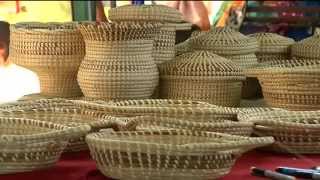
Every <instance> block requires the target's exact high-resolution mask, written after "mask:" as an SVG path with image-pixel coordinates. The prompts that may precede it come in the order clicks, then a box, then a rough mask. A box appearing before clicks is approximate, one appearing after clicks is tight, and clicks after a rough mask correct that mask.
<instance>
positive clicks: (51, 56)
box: [9, 23, 85, 97]
mask: <svg viewBox="0 0 320 180" xmlns="http://www.w3.org/2000/svg"><path fill="white" fill-rule="evenodd" d="M10 31H11V37H10V57H9V58H10V60H11V61H13V62H14V63H16V64H18V65H21V66H23V67H26V68H28V69H30V70H32V71H34V72H36V73H37V74H38V76H39V79H40V87H41V93H42V94H43V95H47V96H58V97H76V96H81V95H82V93H81V90H80V88H79V86H78V83H77V71H78V68H79V65H80V63H81V61H82V59H83V57H84V55H85V44H84V41H83V38H82V36H81V34H80V32H79V30H77V28H76V24H73V23H61V24H60V23H48V24H45V23H20V24H16V25H12V26H11V28H10Z"/></svg>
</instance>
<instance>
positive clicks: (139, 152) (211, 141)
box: [86, 130, 273, 180]
mask: <svg viewBox="0 0 320 180" xmlns="http://www.w3.org/2000/svg"><path fill="white" fill-rule="evenodd" d="M86 141H87V143H88V144H89V148H90V153H91V156H92V157H93V159H95V160H96V162H97V167H98V169H99V170H100V171H101V172H102V173H103V174H104V175H106V176H108V177H112V178H116V179H139V180H141V179H175V180H176V179H184V180H186V179H190V180H191V179H192V180H197V179H217V178H220V177H222V176H224V175H226V174H227V173H228V172H229V171H230V169H231V167H232V166H233V164H234V162H235V161H236V159H237V158H238V157H239V156H240V155H241V154H242V153H243V152H245V151H247V150H249V149H253V148H256V147H260V146H264V145H268V144H271V143H272V142H273V138H248V137H241V136H232V135H227V134H221V133H212V132H204V131H202V132H199V131H184V130H161V131H160V130H154V131H136V132H133V131H131V132H130V131H128V132H118V133H107V132H102V133H94V134H89V135H88V136H87V137H86Z"/></svg>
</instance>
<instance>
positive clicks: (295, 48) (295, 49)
mask: <svg viewBox="0 0 320 180" xmlns="http://www.w3.org/2000/svg"><path fill="white" fill-rule="evenodd" d="M319 48H320V35H319V34H315V35H313V36H311V37H308V38H306V39H304V40H301V41H299V42H297V43H295V44H294V45H292V50H291V51H292V52H291V54H292V56H293V57H300V58H306V59H320V52H319Z"/></svg>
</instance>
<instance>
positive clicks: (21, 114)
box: [0, 107, 125, 152]
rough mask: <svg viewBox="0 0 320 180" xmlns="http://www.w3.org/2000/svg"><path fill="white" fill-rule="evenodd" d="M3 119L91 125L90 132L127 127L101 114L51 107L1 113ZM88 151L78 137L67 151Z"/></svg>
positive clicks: (81, 139) (66, 124)
mask: <svg viewBox="0 0 320 180" xmlns="http://www.w3.org/2000/svg"><path fill="white" fill-rule="evenodd" d="M1 117H3V118H4V117H12V118H26V119H35V120H39V121H43V122H52V123H55V124H61V125H64V126H68V127H77V126H81V125H89V126H90V127H91V131H90V132H96V131H99V130H100V129H105V128H113V129H114V130H122V128H124V127H125V122H122V121H121V120H119V119H117V118H114V117H111V116H107V115H106V114H104V113H101V112H97V111H93V110H82V109H79V108H78V109H76V108H59V107H49V108H37V109H28V110H23V109H21V110H11V111H0V118H1ZM87 149H88V146H87V145H86V143H85V142H84V136H82V137H77V138H76V139H71V140H70V141H69V144H68V146H67V148H66V149H65V151H67V152H70V151H73V152H74V151H82V150H87Z"/></svg>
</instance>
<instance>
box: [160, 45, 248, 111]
mask: <svg viewBox="0 0 320 180" xmlns="http://www.w3.org/2000/svg"><path fill="white" fill-rule="evenodd" d="M159 71H160V97H161V98H167V99H186V100H197V101H205V102H209V103H211V104H215V105H222V106H237V105H239V102H240V94H241V86H242V81H243V80H244V79H245V77H244V76H243V74H242V70H241V69H240V68H238V67H237V66H236V65H235V64H234V63H233V62H232V61H230V60H227V59H225V58H223V57H220V56H218V55H215V54H213V53H212V52H209V51H193V52H190V53H185V54H183V55H181V56H178V57H176V58H175V59H174V60H173V61H170V62H168V63H165V64H163V65H161V66H160V68H159Z"/></svg>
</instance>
